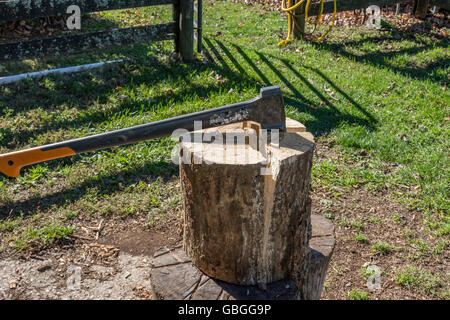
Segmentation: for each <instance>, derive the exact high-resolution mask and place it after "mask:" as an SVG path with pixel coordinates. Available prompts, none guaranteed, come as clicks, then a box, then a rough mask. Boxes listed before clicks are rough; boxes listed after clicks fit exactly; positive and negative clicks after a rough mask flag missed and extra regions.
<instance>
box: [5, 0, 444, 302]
mask: <svg viewBox="0 0 450 320" xmlns="http://www.w3.org/2000/svg"><path fill="white" fill-rule="evenodd" d="M136 10H138V11H139V12H138V13H136ZM136 10H122V11H112V12H106V13H102V14H95V15H92V16H91V17H90V18H89V19H87V20H86V23H85V24H83V28H85V30H95V29H102V28H104V27H105V26H107V27H111V26H120V27H123V26H127V25H138V24H142V23H145V22H148V21H151V23H158V22H163V21H170V18H171V14H172V12H171V8H170V7H158V8H155V7H150V8H140V9H136ZM285 29H286V20H285V17H283V15H281V14H280V13H278V12H268V11H265V10H264V9H263V8H262V7H260V6H257V5H255V6H246V5H243V4H235V3H230V2H228V1H205V4H204V41H203V45H204V48H205V53H204V54H203V55H198V59H197V61H196V62H195V63H193V64H189V65H187V64H183V63H181V62H180V61H178V60H177V58H176V57H174V55H172V51H173V43H172V42H170V41H167V42H162V43H155V44H140V45H134V46H126V47H121V48H112V49H108V50H104V51H101V52H100V51H94V52H89V53H83V54H79V55H74V56H67V57H49V58H45V59H34V60H25V61H19V62H9V63H5V64H1V65H0V76H3V75H10V74H17V73H23V72H30V71H38V70H43V69H45V68H54V67H60V66H71V65H76V64H80V63H93V62H97V61H100V60H101V61H106V60H112V59H118V58H123V59H125V62H124V63H123V64H121V65H117V66H112V67H108V68H107V69H103V70H102V71H101V72H94V73H82V74H73V75H60V76H51V77H48V78H44V79H40V80H27V81H24V82H21V83H17V84H12V85H7V86H3V87H0V153H6V152H11V151H15V150H21V149H24V148H28V147H32V146H38V145H42V144H48V143H54V142H58V141H62V140H64V139H71V138H77V137H83V136H86V135H92V134H96V133H102V132H105V131H109V130H115V129H119V128H124V127H129V126H132V125H137V124H142V123H146V122H150V121H155V120H159V119H165V118H168V117H172V116H176V115H181V114H185V113H190V112H194V111H199V110H204V109H209V108H213V107H217V106H221V105H225V104H229V103H235V102H239V101H242V100H247V99H250V98H253V97H255V96H257V95H258V93H259V89H260V88H261V87H264V86H268V85H278V86H280V87H281V88H282V90H283V94H284V100H285V104H286V111H287V115H288V116H289V117H291V118H294V119H296V120H299V121H301V122H302V123H303V124H305V125H306V127H307V129H308V131H310V132H312V133H313V134H314V136H315V137H316V141H317V148H316V156H315V158H314V164H313V172H312V174H313V185H312V188H313V191H312V198H313V211H314V212H316V213H319V214H322V215H325V216H326V217H327V218H329V219H331V220H333V222H334V223H335V226H336V238H337V249H336V252H335V255H334V257H333V260H332V263H331V266H330V270H329V273H328V276H327V280H326V281H327V282H326V286H325V291H324V298H338V299H340V298H343V299H358V298H360V299H370V298H399V299H404V298H431V299H436V298H439V299H448V298H449V294H450V293H449V286H448V283H449V281H448V280H449V279H448V273H447V272H448V271H447V270H446V267H445V265H446V264H447V263H448V245H449V243H448V240H449V232H450V216H449V199H448V190H449V181H450V173H449V172H450V171H449V170H448V167H449V157H448V151H449V139H448V138H449V125H448V122H449V119H450V115H449V101H450V99H449V94H448V90H447V85H448V74H449V71H450V64H449V61H450V51H449V50H448V49H449V48H448V47H449V46H448V38H442V37H438V36H435V35H433V34H431V33H430V34H415V33H413V32H403V31H402V32H399V31H398V30H397V29H396V26H395V25H385V27H384V28H383V29H382V30H368V29H367V28H366V27H363V26H361V27H355V28H345V27H336V28H335V29H333V31H332V33H331V34H330V35H329V37H328V38H327V40H326V41H324V42H321V43H315V42H306V41H305V42H301V41H297V42H293V43H291V44H289V45H287V46H286V47H283V48H281V49H280V48H279V47H278V46H277V44H278V42H279V41H280V40H281V39H283V38H284V37H285ZM174 146H175V142H174V141H172V140H171V139H169V138H165V139H159V140H153V141H148V142H143V143H138V144H135V145H130V146H126V147H119V148H113V149H109V150H104V151H99V152H92V153H87V154H83V155H79V156H75V157H72V158H67V159H64V160H56V161H50V162H47V163H43V164H39V165H34V166H31V167H28V168H26V169H24V170H23V171H22V176H21V177H19V178H18V179H10V178H7V177H5V176H0V235H1V237H0V241H1V243H0V250H1V253H0V254H1V255H4V256H7V255H16V254H18V252H21V253H23V252H27V251H29V250H32V249H33V250H45V249H46V248H48V247H49V246H55V245H56V246H57V245H59V244H61V243H64V241H65V240H68V239H72V238H71V234H77V233H78V232H80V230H81V228H83V226H84V225H85V223H86V221H99V220H101V219H105V220H108V221H114V223H128V222H129V221H135V220H138V221H140V222H142V225H144V226H145V227H146V228H148V229H149V230H152V228H157V226H158V224H164V223H166V222H167V218H166V215H167V214H168V213H171V214H174V215H177V216H181V196H180V190H179V185H178V181H177V180H178V168H177V167H176V166H175V165H173V164H172V163H171V161H170V156H171V152H172V149H173V147H174ZM111 223H113V222H111ZM72 240H73V239H72ZM72 240H71V241H72ZM353 251H355V252H356V253H353ZM349 252H352V253H351V254H350V253H349ZM347 255H350V256H351V262H350V263H349V262H348V259H349V258H348V257H347ZM369 260H370V261H371V262H372V263H374V261H377V264H378V265H379V266H380V267H381V269H382V270H383V272H384V275H383V276H384V277H385V278H386V282H385V283H386V284H387V286H386V287H385V288H384V289H383V291H382V292H368V290H367V288H365V287H364V283H365V281H364V277H363V276H361V269H362V268H363V265H364V263H366V262H367V261H369ZM349 284H350V285H349Z"/></svg>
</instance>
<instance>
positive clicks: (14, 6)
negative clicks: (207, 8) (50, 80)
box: [0, 0, 202, 62]
mask: <svg viewBox="0 0 450 320" xmlns="http://www.w3.org/2000/svg"><path fill="white" fill-rule="evenodd" d="M196 3H197V5H196V6H195V8H196V10H195V8H194V0H7V2H2V1H1V0H0V22H4V21H11V20H22V19H31V18H42V17H50V16H62V15H65V14H66V12H67V8H68V7H69V6H72V5H76V6H78V7H79V8H80V11H81V12H82V13H83V14H84V13H90V12H99V11H107V10H118V9H127V8H136V7H147V6H157V5H172V6H173V21H171V22H168V23H162V24H156V25H147V26H139V27H131V28H123V29H113V30H107V31H96V32H89V33H80V34H69V35H64V36H57V37H50V38H43V39H32V40H27V41H20V42H15V43H4V44H0V61H1V60H21V59H27V58H35V57H40V56H47V55H61V54H72V53H77V52H82V51H85V50H88V49H103V48H107V47H113V46H122V45H127V44H132V43H139V42H151V41H163V40H174V41H175V50H176V51H177V52H178V53H179V54H180V55H181V57H182V59H183V61H185V62H191V61H193V60H194V11H196V12H197V18H198V21H197V23H196V35H195V37H196V38H197V39H199V40H198V42H201V18H202V17H201V16H202V10H201V5H202V1H201V0H197V2H196ZM199 48H201V43H200V45H199Z"/></svg>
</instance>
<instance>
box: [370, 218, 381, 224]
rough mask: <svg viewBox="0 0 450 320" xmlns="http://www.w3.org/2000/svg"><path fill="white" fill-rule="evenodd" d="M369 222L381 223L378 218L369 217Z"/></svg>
mask: <svg viewBox="0 0 450 320" xmlns="http://www.w3.org/2000/svg"><path fill="white" fill-rule="evenodd" d="M369 221H370V222H372V223H375V224H379V223H381V219H380V218H378V217H370V218H369Z"/></svg>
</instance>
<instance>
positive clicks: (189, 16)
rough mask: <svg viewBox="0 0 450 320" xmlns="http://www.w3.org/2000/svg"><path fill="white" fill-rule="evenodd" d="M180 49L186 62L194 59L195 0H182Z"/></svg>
mask: <svg viewBox="0 0 450 320" xmlns="http://www.w3.org/2000/svg"><path fill="white" fill-rule="evenodd" d="M179 3H180V27H179V36H178V37H179V39H178V41H179V42H178V43H179V50H180V54H181V58H182V59H183V61H184V62H192V61H194V0H180V2H179Z"/></svg>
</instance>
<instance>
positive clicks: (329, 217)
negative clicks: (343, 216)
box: [324, 213, 334, 220]
mask: <svg viewBox="0 0 450 320" xmlns="http://www.w3.org/2000/svg"><path fill="white" fill-rule="evenodd" d="M324 216H325V218H327V219H329V220H334V215H332V214H331V213H326V214H325V215H324Z"/></svg>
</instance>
